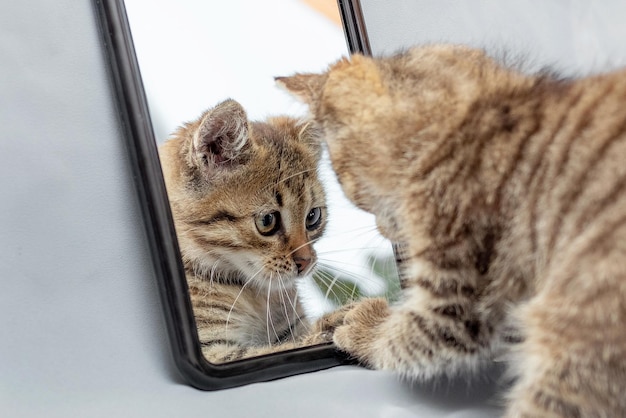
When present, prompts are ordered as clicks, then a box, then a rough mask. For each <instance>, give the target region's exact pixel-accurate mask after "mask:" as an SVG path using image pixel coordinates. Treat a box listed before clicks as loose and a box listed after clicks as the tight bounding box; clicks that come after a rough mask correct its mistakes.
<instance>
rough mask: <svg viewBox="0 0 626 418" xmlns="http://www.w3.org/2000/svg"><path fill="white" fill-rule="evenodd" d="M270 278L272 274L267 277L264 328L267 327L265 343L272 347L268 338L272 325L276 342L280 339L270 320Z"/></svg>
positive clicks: (272, 321)
mask: <svg viewBox="0 0 626 418" xmlns="http://www.w3.org/2000/svg"><path fill="white" fill-rule="evenodd" d="M272 276H273V274H270V277H269V283H268V286H267V320H266V327H267V343H268V344H269V345H270V346H271V345H272V340H271V338H270V327H269V326H270V325H272V330H273V331H274V335H275V336H276V341H279V340H280V337H279V336H278V333H277V332H276V327H275V326H274V320H273V319H272V313H271V311H270V295H271V294H272Z"/></svg>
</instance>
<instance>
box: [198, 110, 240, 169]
mask: <svg viewBox="0 0 626 418" xmlns="http://www.w3.org/2000/svg"><path fill="white" fill-rule="evenodd" d="M249 131H250V127H249V123H248V116H247V115H246V111H245V110H244V109H243V107H242V106H241V105H240V104H239V103H238V102H236V101H234V100H232V99H228V100H225V101H223V102H221V103H220V104H218V105H217V106H215V107H214V108H213V109H209V110H207V111H206V112H205V113H204V114H203V115H202V116H201V118H200V124H199V126H198V128H197V129H196V130H195V132H194V134H193V152H192V154H193V157H194V159H195V160H196V162H197V163H196V165H198V166H200V167H207V168H211V167H215V166H225V167H228V166H232V165H234V164H241V163H244V162H245V161H246V160H247V151H248V149H249V148H250V144H249Z"/></svg>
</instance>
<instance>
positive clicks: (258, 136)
mask: <svg viewBox="0 0 626 418" xmlns="http://www.w3.org/2000/svg"><path fill="white" fill-rule="evenodd" d="M320 153H321V148H320V145H319V143H318V142H317V141H315V140H313V139H312V134H311V127H310V125H307V124H303V123H302V122H300V121H298V120H295V119H292V118H289V117H276V118H270V119H268V120H267V121H265V122H251V121H249V120H248V118H247V115H246V112H245V111H244V109H243V108H242V106H241V105H240V104H239V103H237V102H236V101H234V100H226V101H224V102H222V103H220V104H218V105H217V106H215V107H214V108H212V109H209V110H207V111H206V112H204V113H203V114H202V115H201V116H200V117H199V118H198V119H197V120H195V121H193V122H190V123H187V124H185V125H183V126H182V127H180V128H179V129H178V130H177V131H176V132H175V133H174V134H173V136H172V137H171V138H170V139H169V140H168V141H166V142H165V143H164V144H163V145H162V146H161V147H160V148H159V154H160V159H161V164H162V166H163V174H164V178H165V182H166V186H167V192H168V197H169V199H170V203H171V207H172V213H173V216H174V221H175V225H176V231H177V235H178V238H179V244H180V248H181V253H182V256H183V260H184V262H185V265H186V266H187V268H188V269H191V270H193V271H194V273H195V274H199V275H202V276H204V277H205V278H207V279H211V280H216V281H237V282H247V281H249V286H251V287H257V288H264V289H268V286H271V289H273V290H280V289H281V288H283V289H284V288H285V287H291V286H293V282H294V281H293V279H294V278H296V277H299V276H303V275H306V274H308V273H309V272H310V271H311V269H312V268H313V266H314V265H315V263H316V253H315V251H314V249H313V246H312V244H313V242H314V241H315V240H316V239H318V238H319V237H320V236H321V234H322V232H323V230H324V227H325V224H326V202H325V194H324V190H323V188H322V185H321V183H320V181H319V179H318V175H317V168H318V162H319V158H320Z"/></svg>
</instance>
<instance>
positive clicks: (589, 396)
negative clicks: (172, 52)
mask: <svg viewBox="0 0 626 418" xmlns="http://www.w3.org/2000/svg"><path fill="white" fill-rule="evenodd" d="M277 81H278V82H279V84H282V85H283V86H284V87H286V88H287V89H288V90H289V91H290V92H292V93H293V94H295V95H296V96H299V97H300V98H301V99H302V100H303V101H304V102H306V103H308V104H309V107H310V110H311V112H312V115H313V117H314V120H315V122H316V124H317V125H318V127H319V128H320V130H321V135H322V138H323V139H324V141H326V143H327V144H328V148H329V152H330V157H331V160H332V164H333V167H334V169H335V171H336V172H337V174H338V177H339V180H340V182H341V184H342V186H343V189H344V191H345V192H346V194H347V195H348V197H349V198H350V199H351V200H352V201H353V202H354V203H355V204H357V205H358V206H359V207H361V208H363V209H365V210H367V211H370V212H372V213H374V214H375V215H376V218H377V224H378V225H379V228H380V230H381V232H382V233H383V235H386V236H387V237H388V238H390V239H391V240H392V241H395V242H397V243H399V244H400V247H401V248H402V251H401V258H402V259H403V260H404V261H403V262H402V270H403V281H404V283H403V285H404V290H403V300H402V301H401V302H400V303H399V304H397V305H394V306H387V303H386V302H385V301H383V300H380V299H369V300H364V301H363V302H362V303H359V304H357V305H356V306H355V307H354V308H353V310H351V311H350V312H348V313H347V314H346V317H345V323H344V325H342V326H340V327H338V328H337V330H336V332H335V334H334V341H335V343H336V344H337V345H338V346H339V347H340V348H341V349H343V350H345V351H347V352H348V353H350V354H352V355H353V356H354V357H355V358H357V359H358V360H360V361H361V362H362V363H363V364H365V365H368V366H370V367H372V368H376V369H391V370H396V371H397V372H399V373H400V374H401V375H403V376H406V377H410V378H420V379H425V378H429V377H432V376H435V375H440V374H443V373H455V372H457V371H459V370H460V369H467V368H470V369H475V368H476V367H477V366H478V365H479V363H480V362H481V359H485V358H487V357H489V356H492V355H494V354H495V352H496V351H497V350H498V349H499V348H502V347H503V344H504V343H506V340H511V339H514V340H518V342H519V344H517V345H516V346H515V347H514V348H512V350H511V355H512V361H511V364H512V365H513V366H512V368H513V369H514V372H515V373H516V376H517V379H516V381H515V384H514V386H513V388H512V390H511V391H510V393H509V395H508V409H507V416H510V417H547V416H561V417H617V416H626V104H625V103H626V71H624V70H621V71H617V72H613V73H609V74H604V75H599V76H593V77H588V78H582V79H571V80H564V79H558V78H555V77H553V76H551V75H547V74H538V75H525V74H523V73H521V72H519V71H517V70H515V69H511V68H507V67H505V66H503V65H501V64H499V63H498V62H497V61H495V60H494V59H491V58H489V57H488V56H487V55H486V54H485V53H484V52H483V51H481V50H475V49H470V48H467V47H462V46H453V45H432V46H424V47H416V48H413V49H411V50H409V51H407V52H405V53H401V54H398V55H395V56H391V57H387V58H378V59H371V58H367V57H363V56H359V55H356V56H353V57H352V58H350V59H343V60H341V61H339V62H337V63H335V64H334V65H332V66H331V67H330V68H329V70H328V71H327V72H325V73H323V74H296V75H294V76H292V77H285V78H277ZM512 330H513V331H514V332H511V331H512ZM516 334H517V335H516Z"/></svg>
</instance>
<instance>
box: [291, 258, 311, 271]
mask: <svg viewBox="0 0 626 418" xmlns="http://www.w3.org/2000/svg"><path fill="white" fill-rule="evenodd" d="M293 261H294V262H295V263H296V267H298V274H300V273H302V272H303V271H306V269H307V268H308V267H309V266H310V265H311V257H298V256H296V257H294V258H293Z"/></svg>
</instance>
